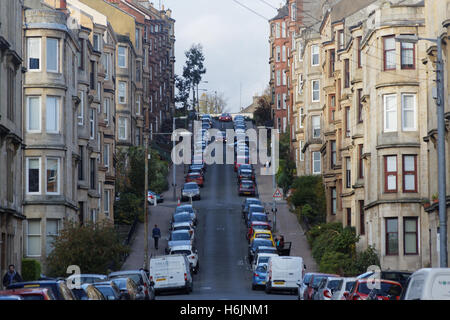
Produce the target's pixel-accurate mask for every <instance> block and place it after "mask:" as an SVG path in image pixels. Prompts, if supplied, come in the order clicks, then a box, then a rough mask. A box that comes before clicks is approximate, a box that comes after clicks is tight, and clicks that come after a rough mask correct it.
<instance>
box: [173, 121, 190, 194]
mask: <svg viewBox="0 0 450 320" xmlns="http://www.w3.org/2000/svg"><path fill="white" fill-rule="evenodd" d="M186 118H187V117H186V116H182V117H173V123H172V133H173V132H175V130H176V125H175V120H176V119H183V120H184V119H186ZM172 150H175V140H174V139H172ZM176 171H177V165H176V164H175V163H174V164H173V170H172V172H173V183H172V184H173V201H176V200H177V188H176V187H177V185H176V175H177V174H176Z"/></svg>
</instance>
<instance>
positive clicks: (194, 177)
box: [188, 173, 201, 179]
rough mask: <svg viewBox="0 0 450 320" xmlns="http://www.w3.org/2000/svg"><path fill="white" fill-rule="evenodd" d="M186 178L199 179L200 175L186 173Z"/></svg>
mask: <svg viewBox="0 0 450 320" xmlns="http://www.w3.org/2000/svg"><path fill="white" fill-rule="evenodd" d="M188 178H189V179H200V178H201V176H200V174H199V173H189V174H188Z"/></svg>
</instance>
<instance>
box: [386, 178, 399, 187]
mask: <svg viewBox="0 0 450 320" xmlns="http://www.w3.org/2000/svg"><path fill="white" fill-rule="evenodd" d="M387 180H388V190H395V189H397V177H396V176H388V178H387Z"/></svg>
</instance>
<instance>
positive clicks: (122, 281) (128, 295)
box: [111, 277, 145, 300]
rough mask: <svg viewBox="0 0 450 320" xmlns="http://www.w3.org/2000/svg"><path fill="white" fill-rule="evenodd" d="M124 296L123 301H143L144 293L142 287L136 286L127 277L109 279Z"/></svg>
mask: <svg viewBox="0 0 450 320" xmlns="http://www.w3.org/2000/svg"><path fill="white" fill-rule="evenodd" d="M111 280H112V281H113V282H114V283H115V284H116V285H117V287H118V288H119V290H120V292H121V293H122V295H123V296H124V298H125V299H124V300H145V293H144V291H143V289H142V287H140V286H138V285H137V284H136V282H134V281H133V280H132V279H131V278H129V277H117V278H112V279H111Z"/></svg>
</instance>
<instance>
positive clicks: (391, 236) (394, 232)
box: [386, 218, 398, 255]
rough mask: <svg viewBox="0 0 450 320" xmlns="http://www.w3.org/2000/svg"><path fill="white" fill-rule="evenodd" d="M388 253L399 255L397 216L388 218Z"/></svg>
mask: <svg viewBox="0 0 450 320" xmlns="http://www.w3.org/2000/svg"><path fill="white" fill-rule="evenodd" d="M386 255H398V219H397V218H386Z"/></svg>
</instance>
